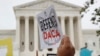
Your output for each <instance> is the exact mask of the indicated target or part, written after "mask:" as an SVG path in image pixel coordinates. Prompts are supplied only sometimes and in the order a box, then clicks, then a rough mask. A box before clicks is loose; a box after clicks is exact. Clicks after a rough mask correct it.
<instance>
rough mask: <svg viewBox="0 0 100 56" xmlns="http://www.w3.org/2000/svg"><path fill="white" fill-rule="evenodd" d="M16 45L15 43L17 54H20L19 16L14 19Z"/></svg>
mask: <svg viewBox="0 0 100 56" xmlns="http://www.w3.org/2000/svg"><path fill="white" fill-rule="evenodd" d="M16 43H17V45H16V46H17V48H18V50H19V53H20V16H17V17H16ZM19 53H18V54H19ZM19 55H20V54H19Z"/></svg>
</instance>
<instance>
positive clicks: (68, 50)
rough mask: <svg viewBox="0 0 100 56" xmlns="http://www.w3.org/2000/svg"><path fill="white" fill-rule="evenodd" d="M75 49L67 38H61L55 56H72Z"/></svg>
mask: <svg viewBox="0 0 100 56" xmlns="http://www.w3.org/2000/svg"><path fill="white" fill-rule="evenodd" d="M74 54H75V49H74V47H73V45H72V43H71V41H70V39H69V37H67V36H63V39H62V40H61V43H60V46H59V48H58V52H57V56H74Z"/></svg>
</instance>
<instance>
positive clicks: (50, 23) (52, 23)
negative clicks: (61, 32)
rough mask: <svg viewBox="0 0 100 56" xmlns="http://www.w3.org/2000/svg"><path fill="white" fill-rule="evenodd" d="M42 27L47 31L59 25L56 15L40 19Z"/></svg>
mask: <svg viewBox="0 0 100 56" xmlns="http://www.w3.org/2000/svg"><path fill="white" fill-rule="evenodd" d="M40 27H41V30H42V31H45V30H47V29H50V28H53V27H55V28H56V27H57V21H56V19H55V16H51V17H48V18H46V19H44V20H41V21H40Z"/></svg>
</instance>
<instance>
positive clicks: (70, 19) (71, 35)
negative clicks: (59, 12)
mask: <svg viewBox="0 0 100 56" xmlns="http://www.w3.org/2000/svg"><path fill="white" fill-rule="evenodd" d="M69 29H70V31H69V32H70V39H71V42H72V44H73V45H74V46H75V43H74V28H73V17H69Z"/></svg>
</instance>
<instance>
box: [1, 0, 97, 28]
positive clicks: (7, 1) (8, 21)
mask: <svg viewBox="0 0 100 56" xmlns="http://www.w3.org/2000/svg"><path fill="white" fill-rule="evenodd" d="M31 1H34V0H0V30H7V29H16V19H15V14H14V11H13V7H14V6H16V5H20V4H23V3H27V2H31ZM63 1H66V2H69V3H72V4H76V5H79V6H83V4H84V2H85V1H86V0H63ZM87 15H88V14H87ZM88 18H90V16H89V15H88V16H86V17H84V19H82V22H81V24H82V29H98V26H95V25H93V24H92V23H91V22H90V20H89V19H88ZM87 19H88V20H87Z"/></svg>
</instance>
